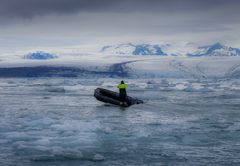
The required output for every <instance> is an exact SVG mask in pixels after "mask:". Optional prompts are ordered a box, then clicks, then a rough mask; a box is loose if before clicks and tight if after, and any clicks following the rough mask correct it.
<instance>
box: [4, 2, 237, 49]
mask: <svg viewBox="0 0 240 166" xmlns="http://www.w3.org/2000/svg"><path fill="white" fill-rule="evenodd" d="M239 8H240V0H0V47H5V46H7V47H16V46H17V47H18V46H19V47H20V46H69V45H80V44H111V43H122V42H153V43H173V42H196V43H199V44H204V43H206V44H210V43H214V42H218V41H219V42H222V43H224V44H227V45H231V46H234V47H239V48H240V10H239Z"/></svg>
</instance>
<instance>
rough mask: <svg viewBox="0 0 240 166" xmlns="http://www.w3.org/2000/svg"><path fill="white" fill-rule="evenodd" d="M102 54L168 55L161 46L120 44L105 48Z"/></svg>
mask: <svg viewBox="0 0 240 166" xmlns="http://www.w3.org/2000/svg"><path fill="white" fill-rule="evenodd" d="M100 53H103V54H108V55H158V56H165V55H167V54H166V53H165V52H163V51H162V49H161V46H159V45H151V44H136V45H135V44H132V43H127V44H119V45H113V46H104V47H103V48H102V49H101V51H100Z"/></svg>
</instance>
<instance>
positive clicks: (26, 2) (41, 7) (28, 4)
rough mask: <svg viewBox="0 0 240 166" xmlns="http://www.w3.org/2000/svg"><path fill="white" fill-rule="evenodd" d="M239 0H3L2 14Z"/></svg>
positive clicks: (235, 0) (194, 7) (179, 8)
mask: <svg viewBox="0 0 240 166" xmlns="http://www.w3.org/2000/svg"><path fill="white" fill-rule="evenodd" d="M239 4H240V1H239V0H202V1H201V0H0V17H2V18H10V17H16V18H32V17H34V16H37V15H47V14H51V13H55V14H66V13H74V12H132V11H133V12H136V11H138V12H139V11H140V12H141V11H144V12H160V11H161V12H162V11H170V12H191V11H204V10H209V9H213V10H215V8H217V7H219V6H220V7H221V6H222V7H224V6H225V9H224V11H221V12H227V13H231V11H232V9H234V8H236V6H237V7H239Z"/></svg>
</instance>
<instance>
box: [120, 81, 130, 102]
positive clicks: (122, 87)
mask: <svg viewBox="0 0 240 166" xmlns="http://www.w3.org/2000/svg"><path fill="white" fill-rule="evenodd" d="M118 89H119V96H120V100H121V103H120V104H127V103H126V97H127V90H128V88H127V85H126V84H125V83H124V81H121V83H120V84H119V85H118Z"/></svg>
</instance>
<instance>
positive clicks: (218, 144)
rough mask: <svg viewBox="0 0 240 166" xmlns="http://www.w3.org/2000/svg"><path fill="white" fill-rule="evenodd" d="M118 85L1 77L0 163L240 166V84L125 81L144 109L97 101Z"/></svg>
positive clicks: (107, 81) (112, 81)
mask: <svg viewBox="0 0 240 166" xmlns="http://www.w3.org/2000/svg"><path fill="white" fill-rule="evenodd" d="M119 81H120V80H119V79H104V80H103V79H102V80H101V79H79V78H7V79H4V78H2V79H1V80H0V115H1V116H0V165H1V166H22V165H24V166H50V165H51V166H52V165H56V166H65V165H68V166H70V165H71V166H79V165H240V81H239V80H204V81H200V80H194V79H191V80H187V79H186V80H181V79H150V80H149V79H148V80H147V79H127V80H125V81H126V83H127V84H128V86H129V95H131V96H134V97H138V98H140V99H142V100H144V104H141V105H134V106H132V107H129V108H121V107H118V106H113V105H109V104H104V103H101V102H99V101H97V100H96V99H95V98H94V97H93V92H94V89H95V88H97V87H103V88H107V89H111V90H115V91H117V89H116V86H117V84H118V83H119Z"/></svg>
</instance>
